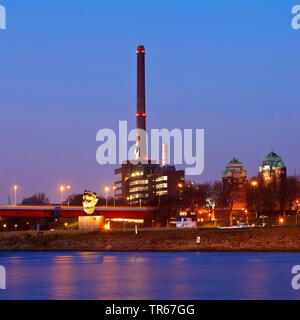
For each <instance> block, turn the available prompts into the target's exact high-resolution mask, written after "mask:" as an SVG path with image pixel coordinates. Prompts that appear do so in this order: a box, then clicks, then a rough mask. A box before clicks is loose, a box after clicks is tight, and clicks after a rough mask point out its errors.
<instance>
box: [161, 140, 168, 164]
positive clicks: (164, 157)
mask: <svg viewBox="0 0 300 320" xmlns="http://www.w3.org/2000/svg"><path fill="white" fill-rule="evenodd" d="M161 150H162V156H161V165H162V166H163V167H165V166H167V165H168V164H169V145H168V144H167V143H163V144H162V148H161Z"/></svg>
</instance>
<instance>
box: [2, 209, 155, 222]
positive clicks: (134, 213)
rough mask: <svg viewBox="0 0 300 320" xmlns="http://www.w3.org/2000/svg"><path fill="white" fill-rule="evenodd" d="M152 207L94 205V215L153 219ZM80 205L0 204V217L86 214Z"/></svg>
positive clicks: (108, 217) (109, 217) (153, 211)
mask: <svg viewBox="0 0 300 320" xmlns="http://www.w3.org/2000/svg"><path fill="white" fill-rule="evenodd" d="M157 210H158V209H157V208H154V207H141V208H139V207H96V210H95V212H94V215H95V216H104V217H105V218H106V219H147V220H148V219H154V217H155V214H156V212H157ZM86 215H87V214H86V213H85V212H84V211H83V207H81V206H77V207H75V206H0V217H2V218H78V217H79V216H86Z"/></svg>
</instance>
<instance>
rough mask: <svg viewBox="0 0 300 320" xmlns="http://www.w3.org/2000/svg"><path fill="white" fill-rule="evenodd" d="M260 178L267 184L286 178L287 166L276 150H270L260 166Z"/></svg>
mask: <svg viewBox="0 0 300 320" xmlns="http://www.w3.org/2000/svg"><path fill="white" fill-rule="evenodd" d="M259 178H260V180H261V181H263V182H264V184H265V185H268V184H270V183H275V184H276V185H279V183H280V182H281V181H282V180H283V179H285V178H286V166H285V164H284V163H283V161H282V159H281V157H279V156H278V155H277V154H276V153H275V152H273V151H272V152H270V153H269V154H268V155H267V156H266V157H265V158H264V159H263V163H262V165H261V166H260V167H259Z"/></svg>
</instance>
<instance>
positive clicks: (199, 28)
mask: <svg viewBox="0 0 300 320" xmlns="http://www.w3.org/2000/svg"><path fill="white" fill-rule="evenodd" d="M0 4H1V5H4V6H5V7H6V11H7V30H0V70H1V71H0V92H1V94H0V109H1V126H0V150H1V159H0V201H1V202H2V203H4V202H5V201H7V195H8V192H9V191H10V190H11V188H12V185H13V184H18V185H20V186H22V188H21V192H20V196H30V195H31V194H32V193H33V192H37V191H44V192H46V193H47V195H48V196H49V197H50V198H51V200H52V201H59V191H58V186H59V185H60V184H61V183H65V184H71V185H72V192H82V191H83V189H84V188H89V189H92V190H94V191H96V192H98V193H100V192H101V191H102V190H103V186H104V185H106V184H110V185H112V181H113V169H114V167H101V166H99V165H98V164H97V162H96V157H95V155H96V149H97V147H98V145H99V143H97V142H96V139H95V137H96V132H97V131H98V130H99V129H101V128H117V125H118V120H128V121H129V125H130V126H132V128H133V127H134V121H135V105H136V55H135V49H136V46H137V45H139V44H143V45H144V46H145V47H146V51H147V56H146V59H147V60H146V63H147V64H146V68H147V69H146V73H147V114H148V116H149V117H148V128H149V127H152V128H163V127H166V128H169V129H172V128H193V129H195V128H204V129H205V143H206V146H205V171H204V173H203V174H202V175H201V176H198V177H193V179H194V180H196V181H198V182H204V181H207V180H215V179H220V177H221V172H222V171H223V170H224V166H225V164H226V163H227V162H228V161H230V160H231V158H232V157H233V156H236V157H238V158H239V159H240V160H241V161H242V162H243V163H244V165H245V168H246V170H248V172H249V176H252V175H254V174H256V173H257V170H258V166H259V165H260V163H261V161H262V159H263V157H264V156H265V155H266V154H267V153H268V152H270V151H271V149H272V148H273V149H274V151H275V152H277V153H278V154H279V155H280V156H282V157H283V160H284V162H285V163H286V165H287V167H288V173H289V174H294V172H295V170H297V172H299V173H300V162H299V147H300V146H299V134H300V133H299V122H300V117H299V116H300V111H299V104H300V90H299V74H300V67H299V66H300V30H299V31H295V30H293V29H292V28H291V19H292V14H291V9H292V7H293V5H295V4H300V0H294V1H288V0H276V1H274V0H264V1H261V0H255V1H254V0H252V1H240V0H226V1H225V0H216V1H209V0H206V1H204V0H202V1H200V0H193V1H192V0H184V1H183V0H151V1H146V0H134V1H133V0H128V1H124V0H80V1H79V0H72V1H71V0H68V1H67V0H51V1H50V0H49V1H47V0H44V1H41V0H27V1H25V0H0ZM11 195H12V192H11Z"/></svg>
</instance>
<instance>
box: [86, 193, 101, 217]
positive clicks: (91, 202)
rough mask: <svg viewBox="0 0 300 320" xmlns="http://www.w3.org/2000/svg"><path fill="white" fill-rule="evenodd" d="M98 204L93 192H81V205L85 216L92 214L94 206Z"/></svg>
mask: <svg viewBox="0 0 300 320" xmlns="http://www.w3.org/2000/svg"><path fill="white" fill-rule="evenodd" d="M97 203H98V197H97V194H96V193H95V192H92V191H88V190H85V191H84V192H83V197H82V205H83V210H84V212H85V213H86V214H93V213H94V211H95V209H96V205H97Z"/></svg>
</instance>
